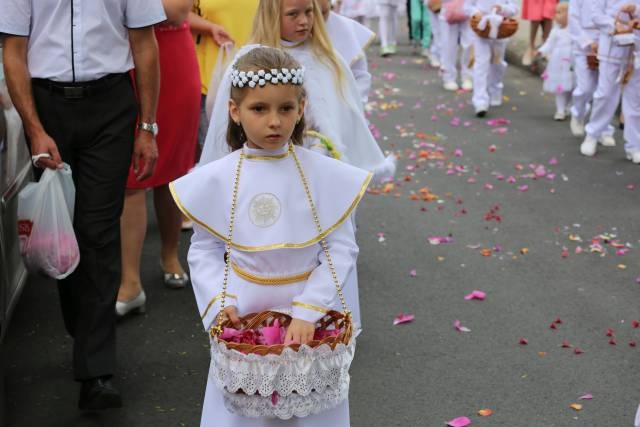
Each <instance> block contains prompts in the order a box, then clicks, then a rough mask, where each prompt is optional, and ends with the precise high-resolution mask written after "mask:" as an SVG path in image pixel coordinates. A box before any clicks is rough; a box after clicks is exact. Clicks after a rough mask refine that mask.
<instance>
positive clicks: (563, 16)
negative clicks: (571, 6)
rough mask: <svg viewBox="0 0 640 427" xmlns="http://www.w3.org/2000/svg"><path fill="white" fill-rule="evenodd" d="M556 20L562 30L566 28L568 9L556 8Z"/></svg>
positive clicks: (563, 7) (564, 7)
mask: <svg viewBox="0 0 640 427" xmlns="http://www.w3.org/2000/svg"><path fill="white" fill-rule="evenodd" d="M554 19H555V21H556V22H557V23H558V25H559V26H560V27H561V28H564V27H566V26H567V7H566V6H564V5H562V6H558V7H557V8H556V16H555V18H554Z"/></svg>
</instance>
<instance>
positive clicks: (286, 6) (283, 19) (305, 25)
mask: <svg viewBox="0 0 640 427" xmlns="http://www.w3.org/2000/svg"><path fill="white" fill-rule="evenodd" d="M312 28H313V0H282V1H281V3H280V36H281V37H282V39H283V40H286V41H288V42H292V43H299V42H303V41H305V40H306V39H307V38H308V37H309V35H310V34H311V29H312Z"/></svg>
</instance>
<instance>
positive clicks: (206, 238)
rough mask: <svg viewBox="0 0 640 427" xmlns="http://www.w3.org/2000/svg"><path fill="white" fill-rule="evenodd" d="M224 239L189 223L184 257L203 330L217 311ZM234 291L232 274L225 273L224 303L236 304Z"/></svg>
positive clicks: (235, 292)
mask: <svg viewBox="0 0 640 427" xmlns="http://www.w3.org/2000/svg"><path fill="white" fill-rule="evenodd" d="M224 252H225V242H223V241H222V240H220V239H218V238H217V237H215V236H213V235H212V234H211V233H209V232H208V231H207V230H205V229H204V228H202V227H201V226H199V225H198V224H194V225H193V236H192V237H191V246H190V247H189V254H188V255H187V260H188V262H189V272H190V273H191V283H192V285H193V292H194V294H195V297H196V302H197V304H198V311H199V312H200V316H201V318H202V323H203V325H204V328H205V330H209V329H210V328H211V326H213V323H214V322H215V321H216V316H217V314H218V312H219V311H220V302H221V292H222V281H223V277H224V268H225V262H224ZM237 299H238V297H237V291H236V289H235V286H234V283H233V276H232V275H231V274H230V275H229V283H228V284H227V297H226V301H225V306H227V307H228V306H230V305H236V304H237Z"/></svg>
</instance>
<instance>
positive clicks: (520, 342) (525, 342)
mask: <svg viewBox="0 0 640 427" xmlns="http://www.w3.org/2000/svg"><path fill="white" fill-rule="evenodd" d="M518 344H520V345H527V344H529V341H527V339H526V338H520V341H519V342H518Z"/></svg>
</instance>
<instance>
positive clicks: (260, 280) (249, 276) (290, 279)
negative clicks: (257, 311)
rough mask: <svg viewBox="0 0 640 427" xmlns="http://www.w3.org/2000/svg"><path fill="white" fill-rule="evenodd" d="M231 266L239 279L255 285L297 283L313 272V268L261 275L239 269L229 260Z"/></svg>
mask: <svg viewBox="0 0 640 427" xmlns="http://www.w3.org/2000/svg"><path fill="white" fill-rule="evenodd" d="M231 268H232V269H233V272H234V273H236V274H237V275H238V277H240V278H241V279H244V280H246V281H247V282H251V283H255V284H257V285H290V284H291V283H297V282H302V281H304V280H307V279H308V278H309V276H311V273H312V272H313V270H310V271H306V272H304V273H300V274H295V275H292V276H282V277H261V276H257V275H255V274H253V273H250V272H248V271H245V270H243V269H241V268H240V266H238V264H236V263H235V262H231Z"/></svg>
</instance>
